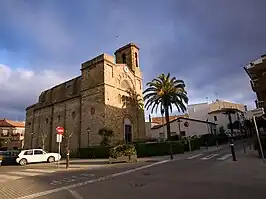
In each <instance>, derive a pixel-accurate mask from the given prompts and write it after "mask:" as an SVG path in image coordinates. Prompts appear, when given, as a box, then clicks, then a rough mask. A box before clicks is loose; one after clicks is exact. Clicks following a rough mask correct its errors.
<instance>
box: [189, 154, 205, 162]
mask: <svg viewBox="0 0 266 199" xmlns="http://www.w3.org/2000/svg"><path fill="white" fill-rule="evenodd" d="M202 155H204V154H203V153H200V154H197V155H193V156H190V157H188V158H187V160H192V159H194V158H197V157H200V156H202Z"/></svg>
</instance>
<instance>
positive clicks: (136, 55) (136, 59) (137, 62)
mask: <svg viewBox="0 0 266 199" xmlns="http://www.w3.org/2000/svg"><path fill="white" fill-rule="evenodd" d="M135 62H136V67H139V60H138V53H136V52H135Z"/></svg>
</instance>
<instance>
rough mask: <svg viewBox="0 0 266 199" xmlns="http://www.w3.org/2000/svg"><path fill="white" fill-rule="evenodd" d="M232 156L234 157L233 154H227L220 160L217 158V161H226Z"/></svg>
mask: <svg viewBox="0 0 266 199" xmlns="http://www.w3.org/2000/svg"><path fill="white" fill-rule="evenodd" d="M231 156H232V154H226V155H224V156H222V157H220V158H217V160H225V159H227V158H229V157H231Z"/></svg>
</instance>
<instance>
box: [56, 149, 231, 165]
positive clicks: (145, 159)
mask: <svg viewBox="0 0 266 199" xmlns="http://www.w3.org/2000/svg"><path fill="white" fill-rule="evenodd" d="M224 147H227V145H221V146H219V147H216V146H212V147H208V149H207V148H206V147H202V148H201V149H200V150H195V151H191V152H185V153H183V154H175V155H173V156H174V159H178V158H180V157H183V156H186V155H193V154H198V153H203V152H214V151H217V150H219V149H221V148H224ZM169 157H170V156H169V155H165V156H153V157H143V158H138V162H154V161H163V160H168V159H169ZM115 164H116V163H113V164H109V159H108V158H101V159H100V158H99V159H80V158H71V159H70V162H69V168H87V167H88V166H89V167H103V166H107V165H115ZM119 164H121V163H119ZM60 167H63V168H65V167H66V159H62V160H60Z"/></svg>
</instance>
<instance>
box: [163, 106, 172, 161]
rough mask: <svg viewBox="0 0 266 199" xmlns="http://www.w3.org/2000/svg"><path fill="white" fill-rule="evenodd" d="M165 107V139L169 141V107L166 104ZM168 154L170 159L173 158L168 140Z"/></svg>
mask: <svg viewBox="0 0 266 199" xmlns="http://www.w3.org/2000/svg"><path fill="white" fill-rule="evenodd" d="M164 109H165V120H166V130H167V140H168V141H170V137H171V129H170V122H169V109H168V106H164ZM169 154H170V159H171V160H172V159H173V148H172V144H171V142H169Z"/></svg>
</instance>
